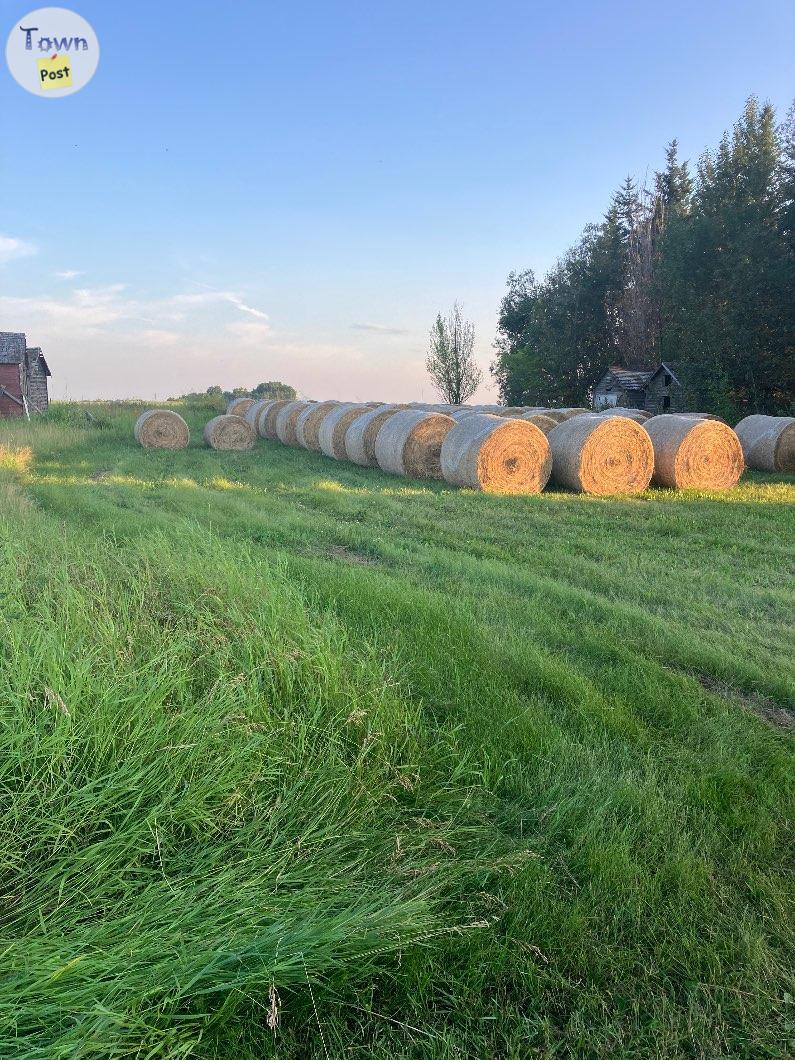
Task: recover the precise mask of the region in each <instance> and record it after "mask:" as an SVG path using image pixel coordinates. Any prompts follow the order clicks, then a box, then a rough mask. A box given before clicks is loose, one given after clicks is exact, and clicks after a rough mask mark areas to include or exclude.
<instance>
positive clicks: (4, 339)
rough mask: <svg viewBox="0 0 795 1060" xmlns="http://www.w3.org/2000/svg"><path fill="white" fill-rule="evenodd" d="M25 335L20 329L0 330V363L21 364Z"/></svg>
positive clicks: (23, 358) (23, 357)
mask: <svg viewBox="0 0 795 1060" xmlns="http://www.w3.org/2000/svg"><path fill="white" fill-rule="evenodd" d="M24 360H25V335H24V333H23V332H21V331H0V364H22V362H23V361H24Z"/></svg>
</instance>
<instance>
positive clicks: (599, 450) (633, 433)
mask: <svg viewBox="0 0 795 1060" xmlns="http://www.w3.org/2000/svg"><path fill="white" fill-rule="evenodd" d="M549 445H550V448H551V449H552V478H553V479H554V481H555V482H557V483H558V484H559V485H561V486H568V487H569V488H570V489H574V490H579V491H580V492H581V493H592V494H595V495H597V496H601V497H606V496H609V495H610V494H613V493H639V492H640V491H641V490H645V489H646V487H647V486H648V485H649V483H650V482H651V476H652V472H653V471H654V448H653V447H652V444H651V438H650V437H649V435H648V434H647V433H646V430H645V429H644V428H643V427H641V425H640V424H639V423H635V421H634V420H627V419H624V418H622V417H621V416H598V415H585V416H573V417H571V418H570V419H567V420H564V421H563V422H562V423H559V424H558V425H557V427H555V428H554V430H552V431H550V432H549Z"/></svg>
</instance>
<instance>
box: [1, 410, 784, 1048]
mask: <svg viewBox="0 0 795 1060" xmlns="http://www.w3.org/2000/svg"><path fill="white" fill-rule="evenodd" d="M93 411H94V415H95V422H94V425H92V426H86V427H83V426H82V425H81V424H80V413H79V411H75V410H74V409H66V410H56V411H55V414H54V416H53V417H52V418H51V419H50V420H49V421H44V422H41V423H34V424H31V425H30V426H27V425H25V424H19V423H14V424H3V425H1V426H0V445H4V446H5V450H4V452H5V453H6V456H5V458H4V460H2V461H0V465H1V466H0V475H2V484H1V485H2V493H1V494H0V496H2V498H3V504H2V513H1V514H0V519H2V529H3V548H4V557H3V559H4V562H3V566H2V572H3V573H2V579H3V586H2V590H1V591H3V592H4V593H5V595H4V597H3V601H4V608H3V617H2V622H3V626H4V630H3V644H4V647H3V653H4V666H3V670H2V685H0V709H2V718H3V727H4V728H3V731H4V755H3V763H2V772H0V783H1V784H2V808H0V820H2V836H3V839H2V843H3V850H2V855H3V856H2V858H1V859H0V864H2V865H3V866H4V867H5V868H4V880H3V888H2V891H3V894H5V895H7V896H8V897H7V900H5V901H4V903H3V907H2V911H0V940H1V941H0V946H1V947H2V951H3V952H4V954H5V956H4V964H5V967H6V969H7V971H8V974H7V975H6V976H5V977H4V979H3V980H2V983H0V1013H2V1017H3V1018H2V1020H1V1021H0V1027H2V1028H3V1029H2V1030H0V1035H2V1036H3V1040H2V1042H0V1053H2V1055H9V1056H15V1057H16V1056H20V1057H21V1056H31V1057H33V1056H42V1057H44V1056H47V1057H49V1056H54V1057H59V1056H64V1057H65V1056H74V1055H99V1056H104V1055H108V1056H114V1055H115V1056H129V1055H142V1056H144V1055H146V1056H169V1057H171V1056H194V1055H195V1056H213V1057H229V1058H231V1057H251V1058H253V1057H259V1056H262V1055H271V1054H272V1055H275V1056H286V1057H304V1056H325V1055H332V1056H361V1057H365V1056H376V1057H383V1058H386V1057H393V1056H411V1057H428V1056H431V1057H451V1058H452V1057H485V1056H506V1057H508V1056H510V1057H524V1056H532V1055H537V1056H549V1057H562V1056H571V1057H582V1056H598V1057H602V1056H604V1057H608V1056H626V1057H641V1056H665V1057H680V1056H681V1057H693V1056H703V1057H713V1056H749V1057H750V1056H769V1057H779V1056H781V1057H783V1056H786V1055H787V1053H788V1051H789V1049H790V1047H791V1044H790V1038H791V1036H792V1033H793V1031H792V1024H793V1016H792V1009H791V1000H789V999H790V997H791V995H792V993H793V991H792V986H791V979H790V976H789V972H790V970H791V968H792V966H793V956H794V955H793V946H792V941H793V935H792V922H791V919H790V914H791V906H790V905H789V900H790V899H791V876H790V870H791V864H790V861H789V855H788V851H789V850H791V842H792V837H791V832H790V825H791V810H792V776H793V770H792V766H793V756H792V743H791V737H790V736H789V735H788V733H787V731H786V727H785V725H784V724H782V722H783V720H786V719H788V718H789V717H790V712H791V711H792V707H793V685H794V683H795V682H794V680H793V679H794V677H795V638H794V637H793V625H792V613H793V606H792V605H793V592H792V586H793V569H792V555H791V540H792V531H793V529H795V517H794V516H793V512H794V511H795V508H793V500H795V487H794V486H793V483H792V481H791V480H789V481H788V480H786V479H784V478H782V477H781V476H778V477H775V478H774V477H768V476H761V475H756V476H752V477H750V478H749V479H748V480H747V481H745V480H744V481H743V483H742V484H741V486H740V487H739V488H738V489H737V490H735V491H733V492H732V493H731V494H727V495H725V496H722V495H709V494H703V495H696V494H677V493H672V492H670V491H665V490H651V491H649V492H648V493H646V494H643V495H642V496H640V497H638V498H632V499H621V498H616V499H610V500H609V501H600V500H594V499H588V498H582V497H578V496H574V495H571V494H566V493H562V492H547V493H545V494H544V495H542V496H540V497H530V498H523V497H516V498H513V497H512V498H499V497H485V496H482V495H478V494H474V493H469V492H467V491H455V490H451V489H449V488H448V487H445V486H444V485H443V484H436V483H433V484H426V483H418V482H415V481H412V480H405V479H404V480H401V479H398V480H396V479H394V478H389V477H388V476H384V475H381V474H380V473H378V472H377V471H372V470H367V469H360V468H356V467H353V466H352V465H347V464H336V463H335V464H332V463H331V462H330V461H328V460H325V459H323V458H322V457H321V456H317V455H314V454H311V453H306V452H303V451H301V452H298V451H296V450H285V449H283V448H282V447H281V446H279V445H276V444H271V443H265V442H259V443H258V445H257V448H256V449H255V450H254V451H253V452H251V453H244V454H241V453H215V452H209V451H206V450H204V449H202V448H201V446H200V443H199V438H200V426H201V423H202V420H203V418H209V415H210V413H209V412H206V411H203V410H200V409H196V408H193V409H191V408H188V409H181V410H180V411H182V412H183V414H184V415H185V416H186V418H187V419H188V420H189V422H190V424H191V429H192V433H193V436H194V440H193V441H192V443H191V447H190V448H189V449H187V450H185V451H184V452H180V453H157V452H143V451H142V450H140V449H138V448H136V447H135V446H134V444H133V443H132V439H131V426H132V423H133V422H134V419H135V415H136V412H135V410H134V409H129V410H127V409H124V408H122V409H118V408H112V407H111V408H108V409H100V410H96V409H94V410H93ZM59 418H60V419H61V420H62V421H63V420H67V419H68V420H71V421H73V422H71V423H70V422H61V423H59V422H53V421H54V420H55V421H57V420H58V419H59ZM102 423H107V425H108V426H107V428H106V429H104V430H103V429H100V427H99V424H102ZM771 719H773V720H772V721H771ZM276 992H278V996H277V993H276ZM277 1010H279V1012H280V1017H281V1019H280V1024H279V1027H278V1029H276V1030H275V1031H274V1028H273V1026H272V1025H273V1022H274V1016H275V1012H276V1011H277Z"/></svg>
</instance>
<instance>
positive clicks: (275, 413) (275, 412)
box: [257, 398, 291, 442]
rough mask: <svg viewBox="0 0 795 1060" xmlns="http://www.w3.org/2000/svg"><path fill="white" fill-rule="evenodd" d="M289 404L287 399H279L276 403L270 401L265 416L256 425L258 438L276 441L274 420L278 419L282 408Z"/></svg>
mask: <svg viewBox="0 0 795 1060" xmlns="http://www.w3.org/2000/svg"><path fill="white" fill-rule="evenodd" d="M290 404H291V401H290V399H289V398H279V399H278V400H277V401H271V403H270V405H268V408H267V409H266V411H265V414H264V415H263V416H261V417H260V420H259V423H258V425H257V429H258V431H259V436H260V438H268V439H269V440H270V441H271V442H275V441H276V439H277V434H276V420H277V419H278V418H279V413H280V412H281V411H282V409H283V408H284V406H285V405H290Z"/></svg>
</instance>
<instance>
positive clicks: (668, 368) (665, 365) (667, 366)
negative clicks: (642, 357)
mask: <svg viewBox="0 0 795 1060" xmlns="http://www.w3.org/2000/svg"><path fill="white" fill-rule="evenodd" d="M660 372H667V373H668V375H670V377H671V379H672V381H673V382H674V383H676V384H677V386H681V385H682V384H681V383H680V381H679V380H678V379H677V377H676V371H675V370H674V367H673V365H672V364H671V362H670V361H668V362H666V361H663V362H661V364H660V367H659V368H657V369H656V370H655V371H654V372H653V373H652V377H651V378H652V379H654V377H655V376H658V375H659V374H660ZM650 381H651V380H650Z"/></svg>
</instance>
